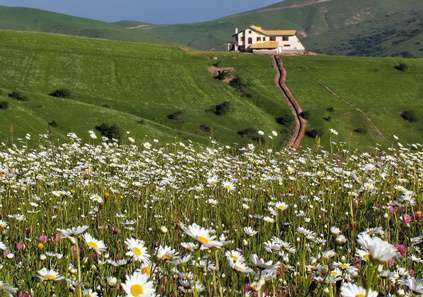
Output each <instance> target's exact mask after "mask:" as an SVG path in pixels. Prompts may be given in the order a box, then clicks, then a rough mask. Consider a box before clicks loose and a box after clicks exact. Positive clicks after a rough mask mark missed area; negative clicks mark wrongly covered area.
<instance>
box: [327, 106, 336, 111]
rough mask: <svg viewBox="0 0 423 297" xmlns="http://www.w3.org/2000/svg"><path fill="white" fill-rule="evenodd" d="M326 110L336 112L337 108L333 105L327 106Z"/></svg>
mask: <svg viewBox="0 0 423 297" xmlns="http://www.w3.org/2000/svg"><path fill="white" fill-rule="evenodd" d="M326 111H328V112H334V111H335V108H333V107H332V106H331V107H328V108H326Z"/></svg>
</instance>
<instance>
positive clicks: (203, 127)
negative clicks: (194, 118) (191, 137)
mask: <svg viewBox="0 0 423 297" xmlns="http://www.w3.org/2000/svg"><path fill="white" fill-rule="evenodd" d="M200 130H201V131H203V132H205V133H211V132H212V131H213V129H212V128H211V127H210V126H209V125H207V124H201V125H200Z"/></svg>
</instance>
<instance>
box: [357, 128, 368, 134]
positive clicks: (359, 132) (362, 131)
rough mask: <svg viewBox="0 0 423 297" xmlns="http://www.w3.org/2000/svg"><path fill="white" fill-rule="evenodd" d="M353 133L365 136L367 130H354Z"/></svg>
mask: <svg viewBox="0 0 423 297" xmlns="http://www.w3.org/2000/svg"><path fill="white" fill-rule="evenodd" d="M354 132H355V133H357V134H366V133H367V129H366V128H356V129H354Z"/></svg>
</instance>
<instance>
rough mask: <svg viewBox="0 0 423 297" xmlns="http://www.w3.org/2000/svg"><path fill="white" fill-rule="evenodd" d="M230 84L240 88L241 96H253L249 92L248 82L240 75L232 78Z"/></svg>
mask: <svg viewBox="0 0 423 297" xmlns="http://www.w3.org/2000/svg"><path fill="white" fill-rule="evenodd" d="M229 85H230V86H231V87H232V88H234V89H236V90H238V91H239V92H240V93H241V96H245V97H248V98H251V94H250V93H248V92H247V89H246V84H245V83H244V82H243V81H242V80H241V79H240V78H239V77H234V78H232V79H231V80H230V82H229Z"/></svg>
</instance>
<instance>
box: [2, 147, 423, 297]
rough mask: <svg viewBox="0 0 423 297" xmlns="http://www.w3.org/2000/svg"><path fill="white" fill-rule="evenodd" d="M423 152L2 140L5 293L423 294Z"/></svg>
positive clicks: (189, 296) (71, 296)
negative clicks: (351, 289)
mask: <svg viewBox="0 0 423 297" xmlns="http://www.w3.org/2000/svg"><path fill="white" fill-rule="evenodd" d="M31 142H32V141H28V143H31ZM422 152H423V151H422V146H421V145H420V146H416V147H414V148H413V147H405V146H402V147H398V146H396V145H394V146H393V147H392V148H391V149H390V150H386V151H385V150H380V151H377V150H369V151H367V152H366V153H363V154H360V153H357V152H356V151H348V150H346V149H345V147H343V146H339V149H338V146H337V147H336V149H335V150H334V153H327V152H322V151H312V150H308V151H303V152H292V151H291V150H283V151H278V152H274V153H269V152H268V151H266V150H261V149H257V148H256V149H255V150H251V149H246V150H245V151H244V152H242V153H240V152H239V151H236V150H234V148H233V147H228V146H221V145H215V146H214V147H213V148H210V147H208V148H206V147H203V146H200V147H197V146H195V147H194V146H193V145H191V144H189V143H186V142H185V143H183V145H182V144H181V143H173V144H172V143H170V144H166V145H161V144H154V143H152V145H151V146H146V145H113V146H110V145H107V144H103V143H100V142H99V141H98V140H97V141H92V142H91V143H78V142H76V141H75V140H69V141H67V142H66V143H63V144H60V145H55V144H52V143H51V142H49V141H48V140H43V141H42V142H41V144H40V145H39V146H35V147H33V146H31V145H26V144H25V145H22V144H19V145H17V146H16V147H13V148H11V147H9V146H4V145H0V202H1V207H0V236H1V237H0V247H1V249H2V252H1V259H2V269H0V279H1V287H0V294H1V296H28V294H29V293H28V292H29V291H30V292H31V296H53V295H55V296H66V297H83V296H93V295H94V294H88V292H87V291H88V290H92V291H94V292H96V293H97V294H98V295H99V296H103V297H117V296H136V294H133V295H131V294H125V292H124V290H123V286H122V284H124V283H126V284H127V285H128V286H131V285H133V284H130V282H128V281H127V279H128V278H129V277H130V276H131V275H137V273H136V272H137V271H138V274H139V273H142V274H143V277H140V279H141V281H142V283H141V284H140V285H142V286H144V289H145V290H144V293H145V294H143V296H156V295H153V294H148V292H147V291H149V290H147V288H146V287H147V286H145V283H148V284H149V285H150V287H151V290H152V291H154V292H156V293H157V294H160V296H176V295H178V296H184V297H199V296H204V297H216V296H218V297H241V296H245V297H246V296H251V295H252V296H260V297H261V296H272V297H280V296H316V297H324V296H342V297H344V296H345V297H346V296H360V295H357V294H354V295H346V294H340V292H341V291H344V289H341V286H342V287H344V286H348V283H353V284H355V285H356V286H359V287H361V288H366V289H368V290H369V289H371V290H373V291H377V292H379V296H388V295H390V294H391V295H393V294H394V293H395V292H398V291H399V290H400V289H401V290H404V291H405V292H406V294H407V295H408V296H419V295H418V294H417V291H418V288H416V287H413V286H410V284H412V283H413V282H412V281H413V280H414V279H415V278H416V279H418V281H417V283H419V282H420V281H421V279H422V276H423V261H422V254H421V248H420V246H421V242H422V239H423V238H422V234H421V231H422V222H423V221H422V219H423V214H422V208H423V200H422V199H421V197H422V195H423V187H422V186H423V184H422V183H423V163H422V162H421V157H422ZM194 224H196V225H197V226H198V227H197V228H195V225H194ZM78 226H81V227H80V228H79V229H78V230H80V231H79V232H77V233H76V232H72V230H69V229H70V228H76V227H78ZM82 226H85V227H84V228H82ZM187 226H191V227H192V229H193V231H192V232H194V233H190V232H187V231H186V227H187ZM200 226H201V227H200ZM200 228H201V229H200ZM245 228H249V229H247V230H250V231H248V232H246V231H245ZM63 229H67V231H62V230H63ZM196 230H197V231H196ZM198 231H200V232H198ZM70 232H71V233H70ZM69 233H70V234H69ZM87 235H90V236H92V238H94V240H97V242H95V241H94V242H93V241H92V239H91V238H89V237H88V236H87ZM221 235H222V236H221ZM65 236H67V238H65ZM69 236H71V237H69ZM360 238H363V239H366V240H365V242H364V243H363V240H359V239H360ZM131 239H132V241H133V239H137V240H138V241H137V242H135V246H133V245H131V244H128V240H131ZM93 243H95V244H93ZM188 244H191V248H189V247H190V246H189V245H188ZM102 245H103V247H102ZM216 246H218V247H216ZM136 247H137V248H138V249H140V250H141V251H142V253H136V249H135V248H136ZM187 247H188V248H187ZM164 248H166V250H167V251H168V252H167V253H166V254H164V255H163V253H162V252H161V251H163V250H164ZM397 249H398V251H397ZM400 252H401V254H400ZM140 254H141V257H136V256H140ZM231 256H233V257H231ZM254 259H256V261H254ZM258 259H262V260H260V262H261V264H260V262H259V263H258V261H257V260H258ZM116 263H118V265H116ZM263 263H266V264H265V265H264V264H263ZM235 264H236V265H235ZM43 269H51V270H53V271H54V272H56V273H58V277H57V278H56V277H50V278H48V277H45V276H44V277H43V271H45V270H43ZM399 273H400V275H399ZM388 275H390V279H387V276H388ZM398 275H399V276H398ZM111 280H112V281H111ZM258 284H261V285H258ZM195 289H197V290H198V291H201V295H200V294H199V293H200V292H198V291H197V292H196V290H195ZM18 290H19V291H20V293H18V294H17V292H16V291H18ZM411 290H414V291H415V292H416V294H412V293H411ZM7 291H9V292H11V294H6V292H7ZM134 291H135V290H134ZM363 291H365V290H364V289H361V292H363ZM24 292H25V293H24ZM83 292H84V293H83ZM247 293H250V294H247ZM364 295H366V293H364ZM372 296H378V295H377V293H376V294H372Z"/></svg>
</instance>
